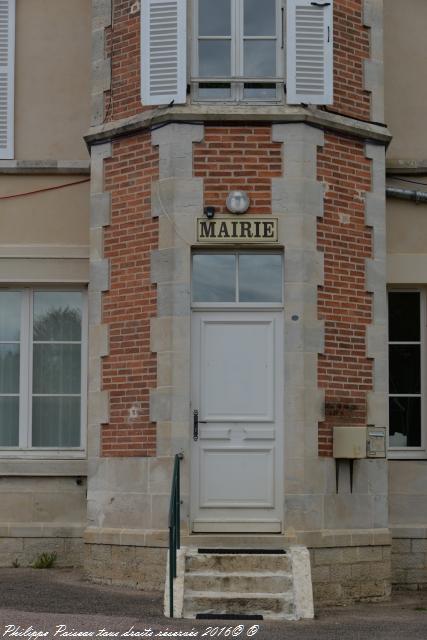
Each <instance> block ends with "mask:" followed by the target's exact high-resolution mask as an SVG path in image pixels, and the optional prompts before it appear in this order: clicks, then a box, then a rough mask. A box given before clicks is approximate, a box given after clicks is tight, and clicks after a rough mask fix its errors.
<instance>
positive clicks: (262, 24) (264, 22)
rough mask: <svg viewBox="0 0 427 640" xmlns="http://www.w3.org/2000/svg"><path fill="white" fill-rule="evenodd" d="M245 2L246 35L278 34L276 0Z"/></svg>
mask: <svg viewBox="0 0 427 640" xmlns="http://www.w3.org/2000/svg"><path fill="white" fill-rule="evenodd" d="M208 1H209V0H208ZM244 2H245V4H244V29H245V36H274V35H276V0H244ZM215 4H216V0H215Z"/></svg>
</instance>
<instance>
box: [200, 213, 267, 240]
mask: <svg viewBox="0 0 427 640" xmlns="http://www.w3.org/2000/svg"><path fill="white" fill-rule="evenodd" d="M216 227H217V228H218V229H215V228H216ZM211 229H213V231H211ZM196 239H197V243H198V244H267V245H271V244H274V245H276V244H278V242H279V218H277V217H274V216H270V215H268V216H262V217H261V216H254V215H251V214H249V215H246V216H239V217H236V216H232V217H231V216H230V217H225V216H215V217H214V218H207V217H206V216H204V217H203V218H196Z"/></svg>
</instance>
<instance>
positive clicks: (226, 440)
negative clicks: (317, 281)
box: [191, 311, 283, 532]
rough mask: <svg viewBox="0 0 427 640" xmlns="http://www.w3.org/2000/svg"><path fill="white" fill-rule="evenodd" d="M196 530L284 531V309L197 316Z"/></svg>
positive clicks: (194, 330) (194, 384)
mask: <svg viewBox="0 0 427 640" xmlns="http://www.w3.org/2000/svg"><path fill="white" fill-rule="evenodd" d="M192 408H193V410H194V409H196V410H198V411H199V439H198V440H197V441H193V448H192V462H191V467H192V496H191V497H192V499H191V507H192V523H193V530H194V531H212V532H220V531H224V532H226V531H236V532H237V531H243V532H248V531H254V532H256V531H265V532H278V531H281V528H282V515H283V514H282V509H281V506H280V505H281V502H282V501H281V500H280V495H281V490H280V488H281V487H282V486H283V485H282V455H283V452H282V447H283V325H282V312H271V311H256V312H255V311H230V312H224V311H209V312H207V311H195V312H193V318H192Z"/></svg>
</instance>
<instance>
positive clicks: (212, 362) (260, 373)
mask: <svg viewBox="0 0 427 640" xmlns="http://www.w3.org/2000/svg"><path fill="white" fill-rule="evenodd" d="M273 344H274V323H273V322H272V321H269V320H267V319H258V320H244V321H232V320H228V319H224V318H219V317H213V318H212V319H209V320H208V319H206V320H204V321H203V322H202V324H201V345H200V348H201V362H200V374H201V407H200V409H201V410H202V413H201V416H202V418H201V419H203V420H206V421H217V422H229V421H230V420H233V421H234V420H238V421H241V420H245V421H251V422H253V421H257V422H258V421H260V420H265V421H271V420H272V419H273V417H274V407H273V400H274V349H273Z"/></svg>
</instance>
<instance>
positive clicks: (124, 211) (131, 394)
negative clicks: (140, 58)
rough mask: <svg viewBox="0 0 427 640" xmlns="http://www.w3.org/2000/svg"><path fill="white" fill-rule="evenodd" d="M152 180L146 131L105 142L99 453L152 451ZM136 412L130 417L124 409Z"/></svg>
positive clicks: (153, 160) (154, 153) (153, 159)
mask: <svg viewBox="0 0 427 640" xmlns="http://www.w3.org/2000/svg"><path fill="white" fill-rule="evenodd" d="M157 178H158V149H157V148H153V147H152V145H151V134H150V133H145V134H141V135H138V136H135V137H132V138H125V139H123V140H121V141H118V142H115V143H114V144H113V156H112V158H111V159H109V160H107V161H106V163H105V190H106V191H111V194H112V217H111V226H110V227H107V228H106V230H105V236H104V255H105V258H109V260H110V270H111V286H110V290H109V291H108V292H107V293H104V294H103V322H104V323H106V324H108V325H109V328H110V355H109V356H108V357H106V358H104V360H103V368H102V377H103V385H102V388H103V389H104V390H107V391H109V392H110V423H109V424H108V425H104V426H103V428H102V437H101V443H102V455H104V456H153V455H155V453H156V451H155V450H156V432H155V425H154V424H153V423H151V422H150V420H149V393H150V389H153V388H155V387H156V366H157V364H156V355H155V354H153V353H151V351H150V318H152V317H154V316H155V315H156V301H157V297H156V287H155V286H154V285H152V284H151V282H150V252H151V251H152V250H153V249H157V248H158V220H157V219H153V218H152V217H151V181H152V180H156V179H157ZM133 407H134V408H135V409H136V416H132V415H131V414H130V411H131V408H133Z"/></svg>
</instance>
